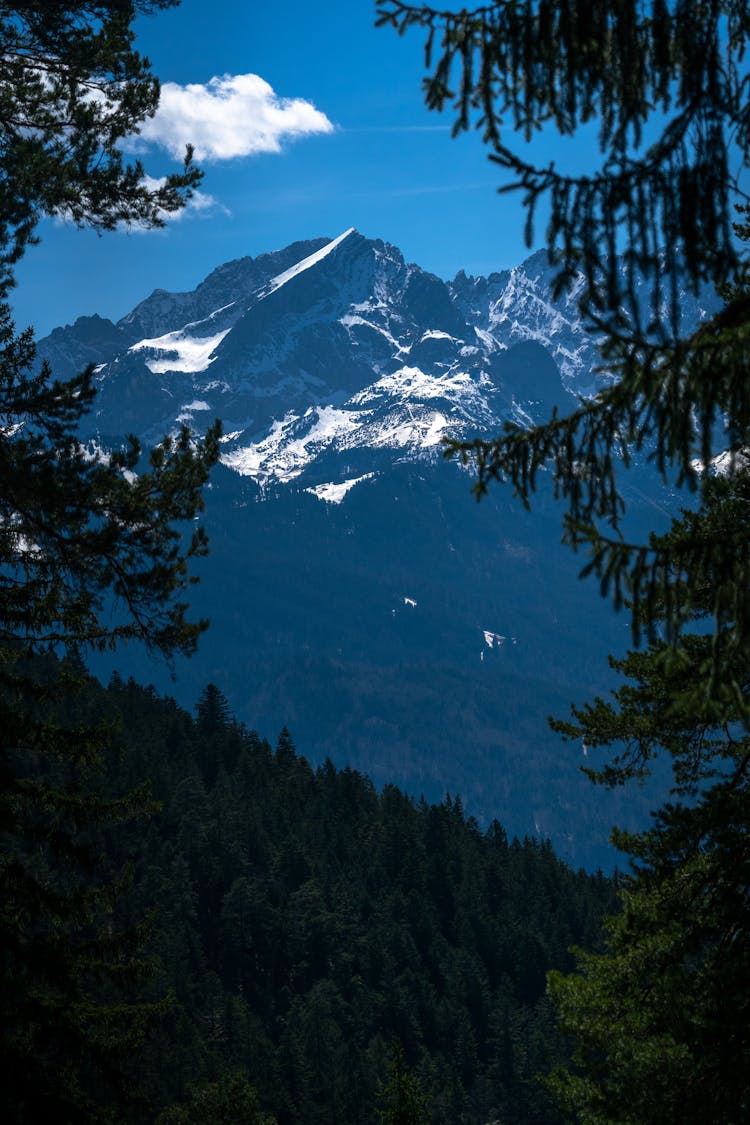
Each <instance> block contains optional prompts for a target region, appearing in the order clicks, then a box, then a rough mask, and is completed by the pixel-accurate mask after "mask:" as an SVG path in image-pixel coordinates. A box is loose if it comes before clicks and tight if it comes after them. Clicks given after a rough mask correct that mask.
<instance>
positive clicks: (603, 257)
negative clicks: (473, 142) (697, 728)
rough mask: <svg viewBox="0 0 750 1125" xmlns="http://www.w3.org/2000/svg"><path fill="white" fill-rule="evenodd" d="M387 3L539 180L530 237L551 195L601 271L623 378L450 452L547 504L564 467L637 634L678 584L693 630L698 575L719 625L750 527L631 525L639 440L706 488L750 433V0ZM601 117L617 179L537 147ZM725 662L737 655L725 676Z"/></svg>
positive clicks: (445, 88)
mask: <svg viewBox="0 0 750 1125" xmlns="http://www.w3.org/2000/svg"><path fill="white" fill-rule="evenodd" d="M378 8H379V17H378V18H379V22H380V23H383V24H390V25H392V26H394V27H396V28H397V29H398V30H399V31H400V32H404V31H405V30H407V29H408V28H410V27H415V26H416V27H420V28H422V29H423V30H424V31H425V32H426V34H427V44H426V47H427V55H426V64H427V68H428V70H429V72H430V73H429V74H428V77H427V78H426V79H425V97H426V101H427V104H428V105H429V106H430V107H432V108H434V109H437V110H442V109H444V108H446V107H448V106H450V105H452V106H453V107H454V109H455V113H456V118H455V124H454V131H456V132H458V131H461V130H465V129H468V128H469V126H470V125H471V124H472V123H473V122H474V121H476V124H477V126H478V127H479V128H480V129H481V131H482V136H483V139H484V141H485V142H486V143H487V145H488V146H489V148H490V157H491V159H492V160H494V161H495V162H496V163H497V164H498V166H499V167H501V168H502V169H503V170H504V171H505V172H506V173H507V174H508V177H509V179H508V183H507V185H506V186H504V187H503V188H502V189H501V190H512V189H519V190H521V191H522V193H523V202H524V206H525V208H526V212H527V217H528V220H529V222H528V225H527V238H528V239H529V240H530V239H531V237H532V232H533V227H532V220H533V216H534V211H535V208H536V207H537V205H538V204H539V202H540V201H541V200H542V198H543V197H544V198H546V201H547V203H548V205H549V216H550V217H549V222H548V225H547V229H546V235H545V242H546V245H547V249H548V251H549V254H550V256H551V259H552V261H553V262H554V263H556V264H557V267H558V271H559V272H558V285H559V286H561V287H562V286H565V285H566V284H568V283H570V282H571V281H572V279H573V278H574V277H576V276H578V277H581V278H582V279H583V282H584V285H583V289H582V291H581V294H580V303H581V310H582V314H583V315H584V317H585V318H586V320H587V322H588V325H589V327H590V328H591V330H592V332H593V333H594V334H595V337H596V339H597V342H598V344H599V347H600V352H601V366H602V373H603V374H604V375H605V376H606V378H607V380H608V384H609V385H607V386H605V387H604V389H603V390H601V391H600V392H599V393H598V394H597V395H595V396H594V397H593V398H590V399H588V400H586V401H581V402H580V403H579V405H578V406H577V408H576V409H574V410H573V411H572V412H571V413H570V414H568V415H567V416H560V415H558V414H557V412H556V411H555V412H553V415H552V417H551V418H550V419H549V420H548V421H547V422H544V423H541V424H539V425H532V426H529V427H522V426H519V425H518V424H516V423H512V422H507V423H505V425H504V426H503V428H502V430H501V432H500V434H499V435H498V436H497V437H495V438H494V439H486V438H484V437H480V438H477V439H476V440H474V441H468V442H452V443H449V447H448V449H447V453H448V455H449V456H451V455H452V456H459V457H460V458H461V459H462V460H463V461H464V463H466V462H471V463H472V464H473V465H474V466H475V468H476V473H477V479H476V484H475V491H476V493H477V495H478V496H481V495H482V494H483V493H484V492H485V491H486V489H487V487H488V486H489V484H490V483H491V482H493V481H506V482H510V483H511V485H512V486H513V488H514V490H515V493H516V494H517V495H518V496H520V497H521V499H522V500H523V502H524V503H525V504H527V505H528V504H529V503H530V501H531V497H532V494H533V492H534V490H535V488H536V487H537V484H538V483H539V481H540V479H541V476H542V474H544V475H545V477H546V479H551V481H552V483H553V487H554V490H555V494H556V495H557V496H558V497H559V498H560V499H562V500H563V502H564V504H565V509H564V516H563V538H564V540H565V541H566V542H568V543H569V544H570V545H571V546H572V547H573V548H574V549H583V550H585V551H586V552H587V553H588V555H589V561H588V564H587V565H586V566H585V568H584V573H591V572H593V573H594V574H595V575H596V576H598V578H599V580H600V583H601V587H602V590H603V592H605V593H611V594H612V596H613V598H614V601H615V604H616V605H618V606H620V605H623V604H624V603H625V601H629V602H630V604H631V606H632V621H633V630H634V636H635V638H636V639H637V638H638V636H639V632H640V629H641V628H642V627H645V628H646V630H647V632H648V631H649V630H650V628H651V625H650V622H651V620H652V615H651V612H650V611H651V609H652V608H653V607H654V606H655V605H656V603H657V601H658V599H659V598H660V597H662V596H663V597H664V607H665V612H664V614H663V615H662V627H663V628H664V630H665V633H666V636H667V639H671V638H673V637H674V636H675V635H676V633H677V632H678V631H679V628H680V625H681V622H682V621H683V619H684V616H685V595H686V594H689V591H690V579H689V576H690V575H692V574H699V575H701V576H702V579H701V580H703V578H705V577H706V576H707V575H708V573H709V572H710V576H711V580H712V582H713V583H714V585H715V588H716V590H717V601H716V604H715V606H714V617H715V620H716V621H717V622H719V621H720V620H721V619H722V614H723V612H724V610H723V607H724V605H725V603H726V596H727V595H728V594H729V591H733V593H731V594H729V597H730V600H734V601H735V602H736V601H737V599H741V597H742V591H743V590H744V589H746V588H747V585H748V581H750V571H748V543H749V542H750V525H748V523H747V521H742V522H739V523H737V524H736V525H735V526H734V527H733V529H732V533H731V546H730V544H728V543H727V542H726V540H725V539H724V538H721V539H717V538H713V539H711V540H710V541H706V540H705V539H704V540H703V541H702V542H700V543H697V542H695V541H694V540H693V539H692V538H691V537H690V536H684V537H682V538H680V539H678V538H676V537H674V538H672V539H670V540H669V541H662V542H661V543H660V542H659V541H657V540H656V539H654V538H652V539H651V540H649V541H646V542H643V541H631V540H628V539H627V538H626V536H625V535H624V533H623V530H622V528H623V516H624V512H625V504H624V501H623V498H622V490H621V486H620V479H621V473H622V470H623V469H624V468H627V467H628V466H629V465H630V464H631V463H632V461H633V459H634V458H636V457H637V458H640V459H643V460H648V461H650V462H651V463H652V464H653V467H654V471H655V473H656V474H657V475H658V476H659V477H660V478H661V479H662V480H665V481H668V482H669V483H670V484H676V485H677V486H685V487H687V488H689V489H691V490H699V491H701V490H702V489H703V488H704V487H705V484H706V481H707V479H708V475H709V474H708V469H709V467H710V465H711V464H712V461H713V460H714V458H715V457H716V456H717V454H719V453H721V454H723V455H725V456H726V458H727V459H728V460H729V461H730V463H732V462H733V463H736V462H737V461H738V459H741V457H742V453H743V450H745V449H746V448H748V447H750V370H749V369H748V356H750V348H748V340H749V338H750V296H749V295H748V288H747V286H746V284H745V283H744V282H745V274H746V266H745V264H744V252H743V251H742V250H741V248H740V243H739V242H738V240H737V238H736V237H735V233H739V234H741V235H743V234H745V233H746V228H745V227H744V226H743V225H742V224H740V225H739V226H738V227H737V228H736V230H735V231H733V220H735V219H736V218H737V212H736V210H735V208H736V207H739V208H740V210H742V209H743V207H744V199H745V196H744V194H743V191H742V184H741V182H740V180H741V176H742V175H743V172H744V171H745V170H746V169H747V167H748V164H749V163H750V103H749V101H748V97H747V80H746V71H745V67H744V63H743V58H744V56H745V51H746V48H747V45H748V37H749V35H750V10H748V7H747V5H746V4H744V3H739V2H736V0H674V2H666V0H653V2H649V3H646V2H644V0H599V2H596V3H594V4H593V5H592V4H591V3H589V2H588V0H586V2H584V0H566V2H565V3H562V4H559V3H552V2H550V0H527V2H525V3H522V4H518V3H515V2H514V0H495V2H494V3H490V4H487V5H485V6H483V7H480V8H477V9H475V10H473V11H468V10H466V9H463V10H461V11H450V10H447V11H440V10H437V9H435V8H432V7H428V6H426V5H413V4H405V3H402V2H401V0H378ZM587 125H590V126H595V127H596V128H597V129H598V138H599V147H600V150H601V154H602V159H601V166H600V168H599V171H598V172H596V173H595V174H590V173H588V172H586V173H581V172H579V171H578V170H576V171H575V172H574V173H573V174H570V175H569V174H568V173H566V172H564V171H561V170H559V169H557V168H556V167H555V166H554V165H553V164H550V163H540V164H538V165H534V164H533V163H531V157H529V156H527V155H526V152H528V151H532V152H533V149H532V150H528V149H526V150H525V149H524V142H526V141H529V140H531V139H532V138H533V137H534V136H535V135H537V134H540V133H541V132H542V130H544V129H556V130H557V131H558V132H560V133H561V134H563V135H564V136H569V137H576V136H577V135H578V134H579V132H580V130H581V129H582V128H583V127H585V126H587ZM704 285H708V286H710V287H713V288H714V289H715V290H720V291H721V294H722V297H723V299H724V307H723V308H722V309H721V311H720V312H718V313H717V314H716V315H713V316H710V317H708V316H707V317H706V319H704V320H703V321H702V322H701V323H700V324H699V325H698V326H694V325H693V326H684V325H683V324H682V323H681V319H680V294H681V292H682V291H683V290H684V288H685V287H686V286H687V287H692V288H693V290H694V291H696V292H699V291H700V290H701V287H702V286H704ZM686 576H687V577H688V581H687V582H685V581H684V579H685V577H686ZM670 588H671V589H670ZM718 591H721V594H718ZM680 594H681V597H680V596H678V595H680ZM688 600H689V599H688ZM644 606H645V607H646V612H645V613H644V612H642V608H643V607H644ZM749 626H750V621H749V620H748V618H747V616H746V614H745V613H744V612H742V613H737V614H735V616H734V620H733V624H732V643H734V644H736V645H738V646H741V645H745V644H747V643H748V642H749V641H750V631H749ZM720 678H721V675H720V673H719V669H718V665H716V664H715V665H714V674H713V675H712V676H711V677H710V678H709V680H708V681H707V686H708V688H709V689H712V688H713V687H715V686H716V684H717V683H718V682H719V679H720Z"/></svg>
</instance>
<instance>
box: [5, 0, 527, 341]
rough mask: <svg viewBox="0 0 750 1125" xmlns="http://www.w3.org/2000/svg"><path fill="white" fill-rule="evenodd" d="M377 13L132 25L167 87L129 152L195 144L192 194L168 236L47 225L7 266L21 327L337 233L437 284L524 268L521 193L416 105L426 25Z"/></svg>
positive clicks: (101, 309) (293, 13)
mask: <svg viewBox="0 0 750 1125" xmlns="http://www.w3.org/2000/svg"><path fill="white" fill-rule="evenodd" d="M374 15H375V11H374V2H373V0H326V2H325V3H324V4H322V5H311V4H310V3H309V2H308V0H304V2H303V0H275V2H274V0H258V2H255V3H252V4H248V3H247V0H184V3H183V4H182V5H181V6H180V7H178V8H175V9H173V10H170V11H167V12H161V13H159V14H158V15H156V16H153V17H149V18H145V17H143V18H141V19H139V22H138V24H137V30H138V46H139V49H141V50H142V51H143V52H144V53H145V54H146V55H148V57H149V58H150V59H151V61H152V64H153V69H154V72H155V73H156V74H157V75H158V76H159V77H160V79H161V80H162V83H163V84H164V86H163V99H162V100H163V107H164V109H163V112H162V110H160V115H159V116H158V117H157V119H156V123H155V125H154V126H153V127H149V128H150V135H149V136H148V137H147V138H146V141H144V142H143V152H142V154H141V155H142V158H143V160H144V163H145V164H146V167H147V170H148V171H149V173H151V174H152V175H154V176H159V175H163V174H164V173H165V172H166V171H168V170H169V168H170V167H174V159H173V157H171V156H170V154H169V151H168V149H169V148H170V147H175V148H176V149H178V148H179V147H180V145H181V142H182V138H183V135H184V136H190V137H191V138H192V139H193V140H194V141H195V142H196V145H197V147H198V151H199V154H200V155H201V159H200V161H199V163H200V164H201V166H202V168H203V169H204V171H205V179H204V182H203V184H202V185H201V192H202V195H201V197H200V198H199V200H198V205H197V206H195V207H193V208H192V209H191V211H190V212H189V213H187V214H184V215H183V216H181V218H180V219H179V221H177V222H174V223H171V224H170V226H169V228H168V229H167V230H166V231H164V232H148V233H146V232H129V233H125V232H123V233H120V232H118V233H115V234H107V235H104V236H103V237H98V236H96V235H94V234H93V233H92V232H90V231H84V232H81V231H76V230H74V229H71V228H66V227H62V226H60V225H59V224H58V223H55V222H53V221H46V222H45V223H44V224H43V225H42V228H41V230H40V233H41V235H42V243H41V245H40V246H37V247H32V248H31V249H30V250H29V251H28V253H27V256H26V258H25V260H24V261H23V262H22V263H21V266H20V268H19V271H18V279H19V286H18V288H17V290H16V291H15V294H14V298H13V304H14V307H15V313H16V319H17V322H18V325H19V327H23V326H25V325H27V324H30V323H31V324H33V325H34V327H35V329H36V331H37V333H38V334H39V335H44V334H46V333H47V332H48V331H50V329H51V328H53V327H54V326H55V325H58V324H64V323H69V322H71V321H73V320H74V319H75V318H76V317H77V316H79V315H82V314H88V313H93V312H98V313H100V314H101V315H104V316H109V317H111V318H113V319H117V318H118V317H120V316H122V315H124V314H125V313H126V312H127V311H128V310H129V309H130V308H132V306H133V305H134V304H135V303H136V302H137V301H138V300H140V299H142V298H143V297H145V296H147V295H148V294H149V293H150V292H151V291H152V290H153V289H154V288H157V287H162V288H165V289H172V290H179V289H192V288H193V287H194V286H195V285H197V284H198V282H199V281H201V279H202V278H203V277H205V275H206V274H207V273H208V272H210V270H211V269H213V268H214V267H215V266H217V265H219V264H221V263H222V262H225V261H227V260H229V259H231V258H238V257H242V256H243V255H246V254H251V255H253V256H255V255H257V254H260V253H263V252H264V251H268V250H274V249H278V248H280V247H283V246H286V245H287V244H288V243H290V242H292V241H294V240H295V239H304V238H313V237H317V236H319V235H328V236H330V237H331V238H333V237H335V236H336V235H338V234H340V233H341V232H342V231H344V230H345V229H347V228H348V227H350V226H354V227H357V229H359V230H360V231H361V232H362V233H363V234H365V235H367V236H368V237H373V238H383V239H385V240H387V241H390V242H393V243H395V244H396V245H397V246H399V247H400V248H401V249H402V251H403V252H404V254H405V256H406V258H407V259H408V260H410V261H416V262H418V263H419V264H420V265H421V266H423V267H424V268H426V269H429V270H432V271H433V272H435V273H437V274H439V275H440V276H442V277H452V276H453V275H454V274H455V273H456V272H457V271H458V270H459V269H461V268H463V269H465V270H466V271H467V272H470V273H475V274H476V273H488V272H490V271H491V270H493V269H499V268H502V267H505V266H509V265H513V264H515V263H517V262H519V261H521V260H522V259H523V258H524V257H525V256H526V254H527V252H528V251H527V250H526V248H525V246H524V242H523V223H524V216H523V213H522V209H521V203H520V196H518V195H516V194H513V195H502V196H499V195H498V194H497V191H496V189H497V186H498V183H499V182H500V181H499V175H498V172H497V170H496V169H495V168H494V167H493V165H492V164H491V163H490V162H489V161H488V160H487V152H486V150H485V148H484V147H483V145H482V144H481V140H480V138H479V136H478V135H477V134H469V135H468V136H462V137H459V138H457V139H455V140H454V139H452V138H451V135H450V125H451V123H452V119H451V118H450V117H449V116H448V115H446V116H442V117H441V116H438V115H437V114H434V113H428V112H427V110H426V109H425V108H424V106H423V103H422V95H421V80H422V76H423V69H422V61H423V53H422V45H423V40H422V36H421V34H420V33H419V32H418V31H414V32H413V33H411V34H409V35H406V36H405V37H403V38H401V37H399V36H398V35H396V34H395V32H393V31H392V30H390V29H387V28H381V29H376V28H375V26H374ZM249 75H253V76H256V77H255V78H248V77H246V76H249ZM212 79H213V80H214V81H213V82H212V81H211V80H212ZM280 99H283V101H280ZM191 121H192V124H191ZM272 147H276V148H277V150H278V151H263V149H264V148H265V149H268V148H272ZM542 233H543V232H542V231H539V235H538V238H537V240H536V241H537V244H540V243H541V240H542V239H541V236H542Z"/></svg>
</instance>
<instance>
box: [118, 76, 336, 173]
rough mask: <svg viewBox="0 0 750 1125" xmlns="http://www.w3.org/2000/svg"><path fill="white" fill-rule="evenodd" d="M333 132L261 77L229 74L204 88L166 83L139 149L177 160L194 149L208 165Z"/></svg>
mask: <svg viewBox="0 0 750 1125" xmlns="http://www.w3.org/2000/svg"><path fill="white" fill-rule="evenodd" d="M331 132H333V125H332V124H331V122H330V121H329V120H328V118H327V117H326V115H325V114H324V113H321V111H320V110H318V109H316V108H315V106H314V105H312V103H311V102H306V101H304V100H303V99H302V98H281V97H279V96H278V95H277V94H276V93H275V92H274V90H273V89H272V87H271V86H269V84H268V83H267V82H266V81H264V79H262V78H260V77H259V76H258V75H257V74H235V75H232V74H224V75H222V76H220V77H214V78H211V79H210V80H209V81H208V82H207V83H206V84H205V85H199V84H197V83H191V84H190V85H188V86H180V85H178V84H177V83H176V82H164V83H162V87H161V99H160V101H159V108H158V110H157V111H156V114H155V116H154V117H152V118H150V119H149V120H147V121H145V122H144V123H143V125H142V126H141V130H140V136H139V138H137V139H136V143H137V141H141V142H143V141H146V142H148V143H151V144H155V145H159V146H160V147H161V148H164V149H166V150H167V151H168V152H169V153H170V154H171V155H172V156H174V157H176V158H178V159H179V158H181V157H182V156H183V155H184V152H185V145H186V144H192V145H193V146H194V147H195V155H196V159H198V160H200V161H203V162H204V163H206V162H209V161H212V160H231V159H232V158H233V157H237V156H253V155H255V154H256V153H262V152H279V151H280V150H281V143H282V141H284V140H287V139H291V138H294V137H303V136H309V135H311V134H314V133H331Z"/></svg>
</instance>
